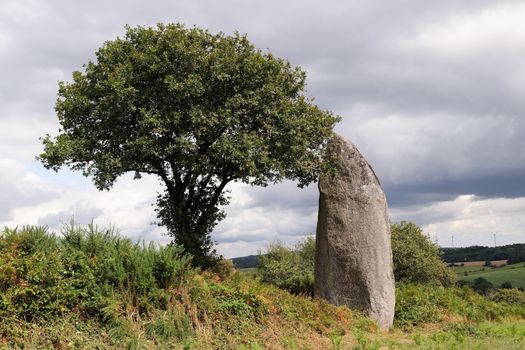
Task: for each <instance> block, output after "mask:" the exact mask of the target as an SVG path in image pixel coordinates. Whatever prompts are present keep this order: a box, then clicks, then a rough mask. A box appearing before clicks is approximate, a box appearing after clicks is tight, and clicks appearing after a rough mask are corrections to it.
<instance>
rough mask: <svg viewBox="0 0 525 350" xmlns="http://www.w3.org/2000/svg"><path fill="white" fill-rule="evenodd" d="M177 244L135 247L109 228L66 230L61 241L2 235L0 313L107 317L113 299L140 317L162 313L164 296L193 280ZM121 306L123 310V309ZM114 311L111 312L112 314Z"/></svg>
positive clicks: (30, 232)
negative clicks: (151, 310) (151, 311)
mask: <svg viewBox="0 0 525 350" xmlns="http://www.w3.org/2000/svg"><path fill="white" fill-rule="evenodd" d="M190 262H191V259H190V258H189V257H188V256H186V255H183V253H182V249H181V248H180V247H177V246H168V247H156V246H154V245H153V244H151V245H149V246H145V245H144V244H139V243H137V244H134V243H132V242H131V241H130V240H129V239H125V238H122V237H120V236H118V235H116V234H115V232H114V231H113V230H112V229H110V230H99V229H97V228H96V227H95V226H93V225H89V226H88V227H86V228H82V227H78V226H75V225H73V224H71V225H69V226H67V227H66V228H65V229H64V231H63V235H62V237H57V236H55V235H52V234H48V233H47V232H46V230H45V229H44V228H37V227H26V228H22V229H20V230H9V229H5V230H4V231H3V232H2V233H0V315H2V314H4V315H17V316H20V317H24V318H25V319H32V318H35V317H37V318H42V317H43V318H50V317H54V316H57V315H61V314H64V313H67V312H69V311H71V310H74V309H77V310H80V311H81V312H82V313H83V314H85V315H94V316H99V317H102V318H106V319H112V318H113V316H115V315H116V314H118V311H116V313H111V312H110V311H108V310H111V309H112V306H115V305H117V304H118V303H113V301H114V300H115V299H114V298H115V295H119V299H120V303H121V304H120V305H119V306H118V308H119V309H122V308H123V306H124V305H126V304H128V305H130V306H131V307H134V308H137V309H138V311H139V312H141V313H144V312H147V311H148V309H149V308H151V307H159V308H162V307H164V308H165V307H166V306H167V304H168V301H169V298H170V297H169V295H166V293H164V291H166V290H170V289H173V290H175V289H178V288H179V287H180V286H181V284H182V283H187V281H188V280H189V279H190V278H191V276H193V275H194V274H195V271H194V270H193V269H192V268H191V267H190ZM122 304H124V305H122ZM113 311H115V310H114V308H113Z"/></svg>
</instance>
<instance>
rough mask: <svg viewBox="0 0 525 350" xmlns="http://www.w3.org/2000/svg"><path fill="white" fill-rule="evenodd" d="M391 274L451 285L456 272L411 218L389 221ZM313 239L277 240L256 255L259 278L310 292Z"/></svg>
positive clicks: (406, 280) (400, 279)
mask: <svg viewBox="0 0 525 350" xmlns="http://www.w3.org/2000/svg"><path fill="white" fill-rule="evenodd" d="M392 254H393V261H394V277H395V280H396V282H398V283H405V284H406V283H412V284H414V283H415V284H433V285H440V286H445V287H450V286H453V285H454V284H455V282H456V276H455V274H454V272H452V271H451V270H450V269H449V268H448V267H447V266H446V264H445V263H444V262H443V261H442V260H441V258H440V250H439V247H438V246H437V245H436V244H434V243H432V242H431V241H430V240H429V239H428V238H427V237H426V236H425V235H424V234H423V232H422V231H421V229H420V228H419V227H417V226H416V225H415V224H413V223H411V222H400V223H398V224H393V225H392ZM314 258H315V239H314V238H312V237H309V238H306V239H305V240H303V241H301V242H299V243H298V244H297V245H296V246H295V247H293V248H289V247H286V246H285V245H283V244H282V243H280V242H276V243H274V244H272V245H270V246H269V247H268V248H267V250H266V251H265V252H263V253H262V254H260V255H259V260H258V271H259V274H260V276H261V279H262V281H264V282H267V283H272V284H274V285H276V286H278V287H280V288H284V289H286V290H288V291H290V292H292V293H296V294H300V293H302V294H306V295H313V278H314Z"/></svg>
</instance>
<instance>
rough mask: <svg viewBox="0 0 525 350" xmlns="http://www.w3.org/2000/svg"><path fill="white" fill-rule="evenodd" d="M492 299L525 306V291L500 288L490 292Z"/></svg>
mask: <svg viewBox="0 0 525 350" xmlns="http://www.w3.org/2000/svg"><path fill="white" fill-rule="evenodd" d="M490 299H491V300H493V301H496V302H505V303H509V304H512V305H517V306H520V307H523V308H525V293H524V292H522V291H519V290H517V289H498V290H496V291H494V292H493V293H491V294H490Z"/></svg>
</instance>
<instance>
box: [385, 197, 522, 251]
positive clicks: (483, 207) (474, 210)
mask: <svg viewBox="0 0 525 350" xmlns="http://www.w3.org/2000/svg"><path fill="white" fill-rule="evenodd" d="M391 215H392V219H393V221H400V220H413V221H415V222H416V223H418V224H420V225H422V226H423V229H424V231H425V232H427V233H429V234H430V236H431V238H432V239H434V237H436V235H437V239H438V242H439V244H440V245H442V246H451V245H452V235H453V236H454V243H455V246H456V247H457V246H469V245H473V244H478V245H487V246H491V245H493V242H494V241H493V234H494V233H495V234H497V241H498V244H499V245H504V244H511V243H525V232H524V227H525V197H520V198H491V199H483V198H478V197H476V196H473V195H465V196H458V197H457V198H455V199H454V200H451V201H446V202H438V203H432V204H430V205H424V206H419V207H417V208H405V209H394V210H391Z"/></svg>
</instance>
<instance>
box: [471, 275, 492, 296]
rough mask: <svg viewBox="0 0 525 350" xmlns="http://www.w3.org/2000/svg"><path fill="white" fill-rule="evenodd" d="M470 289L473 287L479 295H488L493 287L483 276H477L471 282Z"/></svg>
mask: <svg viewBox="0 0 525 350" xmlns="http://www.w3.org/2000/svg"><path fill="white" fill-rule="evenodd" d="M472 289H474V290H475V291H476V292H478V293H479V294H481V295H489V293H490V292H491V291H493V290H494V289H495V288H494V285H493V284H492V283H490V282H489V281H487V280H486V279H484V278H483V277H478V278H476V279H475V280H474V281H473V282H472Z"/></svg>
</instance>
